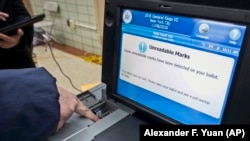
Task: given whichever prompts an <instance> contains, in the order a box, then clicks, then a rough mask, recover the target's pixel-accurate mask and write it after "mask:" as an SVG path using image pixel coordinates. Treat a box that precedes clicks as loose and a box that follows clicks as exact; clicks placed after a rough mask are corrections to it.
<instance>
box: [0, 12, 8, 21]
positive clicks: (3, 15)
mask: <svg viewBox="0 0 250 141" xmlns="http://www.w3.org/2000/svg"><path fill="white" fill-rule="evenodd" d="M8 17H9V14H7V13H4V12H0V20H1V21H6V20H7V18H8Z"/></svg>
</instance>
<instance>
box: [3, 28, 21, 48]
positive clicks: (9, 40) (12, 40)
mask: <svg viewBox="0 0 250 141" xmlns="http://www.w3.org/2000/svg"><path fill="white" fill-rule="evenodd" d="M23 34H24V33H23V31H22V29H18V30H17V33H16V34H15V35H12V36H8V35H5V34H2V33H0V47H1V48H5V49H8V48H12V47H14V46H16V45H17V44H19V42H20V39H21V37H22V36H23Z"/></svg>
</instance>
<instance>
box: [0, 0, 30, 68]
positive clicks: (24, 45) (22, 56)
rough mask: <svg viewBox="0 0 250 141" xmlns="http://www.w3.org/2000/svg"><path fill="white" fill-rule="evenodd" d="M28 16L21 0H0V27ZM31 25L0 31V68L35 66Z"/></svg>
mask: <svg viewBox="0 0 250 141" xmlns="http://www.w3.org/2000/svg"><path fill="white" fill-rule="evenodd" d="M26 17H30V14H29V13H28V11H27V9H26V8H25V6H24V4H23V1H22V0H0V28H2V27H5V26H7V25H11V24H13V23H16V22H19V21H21V20H22V19H24V18H26ZM33 34H34V29H33V25H30V26H26V27H23V28H20V29H17V30H16V32H14V33H11V34H2V33H0V69H18V68H30V67H35V63H34V61H33V58H32V49H33V46H32V41H33Z"/></svg>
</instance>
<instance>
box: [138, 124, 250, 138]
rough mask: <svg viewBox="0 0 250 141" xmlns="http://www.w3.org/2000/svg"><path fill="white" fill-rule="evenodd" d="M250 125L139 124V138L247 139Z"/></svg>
mask: <svg viewBox="0 0 250 141" xmlns="http://www.w3.org/2000/svg"><path fill="white" fill-rule="evenodd" d="M249 134H250V125H195V126H193V125H141V126H140V140H141V141H144V140H147V139H156V140H157V141H159V140H165V139H167V138H178V137H186V138H187V137H189V138H197V139H198V138H200V139H207V138H211V139H212V138H216V139H217V138H218V139H223V141H224V140H226V141H227V140H228V141H229V140H235V141H249V140H250V138H249Z"/></svg>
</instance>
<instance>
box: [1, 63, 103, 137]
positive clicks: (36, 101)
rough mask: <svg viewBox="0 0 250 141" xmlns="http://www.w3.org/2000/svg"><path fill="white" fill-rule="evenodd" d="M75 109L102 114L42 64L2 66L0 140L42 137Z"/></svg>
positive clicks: (84, 114) (82, 113) (55, 129)
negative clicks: (17, 67)
mask: <svg viewBox="0 0 250 141" xmlns="http://www.w3.org/2000/svg"><path fill="white" fill-rule="evenodd" d="M74 112H76V113H78V114H79V115H80V116H82V117H86V118H88V119H89V120H91V121H93V122H97V121H98V120H99V118H98V117H97V116H96V115H95V114H94V113H93V112H92V111H91V110H90V109H89V108H88V107H87V106H85V105H84V104H83V103H82V102H81V101H80V100H79V99H78V98H77V97H76V96H75V95H74V94H72V93H70V92H69V91H67V90H65V89H64V88H61V87H58V86H57V85H56V79H55V78H54V77H53V76H52V75H51V74H50V73H49V72H48V71H47V70H46V69H45V68H43V67H36V68H24V69H3V70H0V113H1V116H0V141H42V140H45V139H47V138H48V137H49V136H51V135H53V134H56V133H57V132H58V131H59V130H60V129H61V128H62V127H63V125H64V124H65V122H67V120H68V119H69V118H70V117H71V115H72V114H73V113H74Z"/></svg>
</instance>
